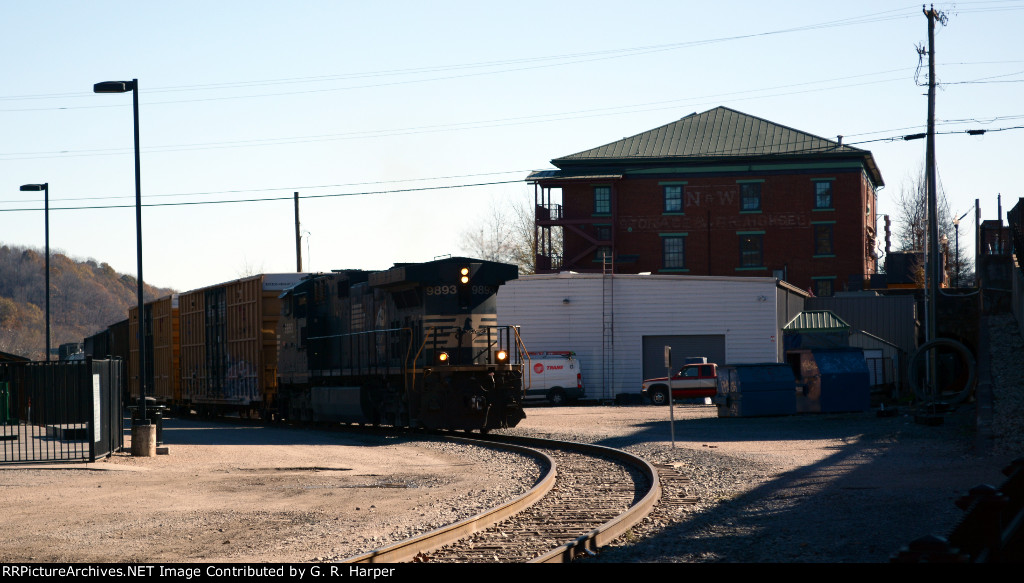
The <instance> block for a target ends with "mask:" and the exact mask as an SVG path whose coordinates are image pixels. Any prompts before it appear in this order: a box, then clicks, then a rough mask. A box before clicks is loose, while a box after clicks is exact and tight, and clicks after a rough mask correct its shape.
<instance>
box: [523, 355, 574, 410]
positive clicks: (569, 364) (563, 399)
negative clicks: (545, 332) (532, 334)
mask: <svg viewBox="0 0 1024 583" xmlns="http://www.w3.org/2000/svg"><path fill="white" fill-rule="evenodd" d="M529 355H530V370H529V371H527V374H525V375H524V376H523V390H524V392H525V394H524V398H523V400H524V401H525V402H531V401H542V400H545V399H546V400H547V401H548V402H549V403H551V404H552V405H564V404H566V403H567V402H571V401H575V400H577V399H582V398H583V397H584V395H585V392H584V389H583V375H582V374H580V363H579V361H578V360H576V353H575V352H570V351H552V352H530V353H529Z"/></svg>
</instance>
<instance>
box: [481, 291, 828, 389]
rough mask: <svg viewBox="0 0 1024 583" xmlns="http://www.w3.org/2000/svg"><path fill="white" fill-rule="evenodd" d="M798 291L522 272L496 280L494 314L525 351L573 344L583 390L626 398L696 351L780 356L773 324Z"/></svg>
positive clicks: (796, 306) (728, 358)
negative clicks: (516, 332)
mask: <svg viewBox="0 0 1024 583" xmlns="http://www.w3.org/2000/svg"><path fill="white" fill-rule="evenodd" d="M807 297H808V294H807V293H805V292H804V291H802V290H800V289H798V288H796V287H794V286H792V285H790V284H788V283H786V282H783V281H779V280H776V279H775V278H773V277H711V276H690V275H632V274H629V275H602V274H582V273H559V274H552V275H527V276H523V277H520V278H519V279H516V280H512V281H509V282H508V283H506V284H504V285H503V286H501V287H500V288H499V289H498V306H497V311H498V323H499V324H501V325H516V326H519V327H520V328H521V330H520V332H521V335H522V339H523V343H524V344H525V345H526V348H527V350H529V351H531V352H542V351H563V350H569V351H573V352H575V353H576V355H577V357H578V359H579V362H580V368H581V372H582V375H583V383H584V386H585V387H586V398H587V399H600V400H611V399H620V400H621V399H628V398H631V397H627V395H638V394H639V393H640V383H641V381H642V380H643V379H645V378H651V377H658V376H665V372H666V369H665V361H664V353H665V351H664V348H665V346H671V347H672V366H673V367H674V368H678V367H679V366H682V365H683V364H684V361H685V359H686V358H689V357H704V358H707V362H714V363H717V364H742V363H761V362H782V361H783V347H782V328H783V326H785V325H786V323H788V322H789V321H790V320H791V319H793V317H794V316H796V315H797V314H799V313H800V312H801V311H802V310H803V309H804V300H805V299H806V298H807Z"/></svg>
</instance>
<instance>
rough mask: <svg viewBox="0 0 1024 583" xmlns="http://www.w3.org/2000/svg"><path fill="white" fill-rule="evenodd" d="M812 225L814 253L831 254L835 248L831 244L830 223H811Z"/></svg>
mask: <svg viewBox="0 0 1024 583" xmlns="http://www.w3.org/2000/svg"><path fill="white" fill-rule="evenodd" d="M813 227H814V254H815V255H833V254H835V249H834V248H833V246H832V224H827V225H822V224H817V225H813Z"/></svg>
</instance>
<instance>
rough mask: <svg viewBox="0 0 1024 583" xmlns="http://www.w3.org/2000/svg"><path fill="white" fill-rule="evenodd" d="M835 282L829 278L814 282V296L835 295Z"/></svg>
mask: <svg viewBox="0 0 1024 583" xmlns="http://www.w3.org/2000/svg"><path fill="white" fill-rule="evenodd" d="M834 283H835V280H834V279H833V278H831V277H829V278H822V279H815V280H814V295H816V296H818V297H827V296H831V295H834V294H835V286H834Z"/></svg>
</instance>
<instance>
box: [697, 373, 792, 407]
mask: <svg viewBox="0 0 1024 583" xmlns="http://www.w3.org/2000/svg"><path fill="white" fill-rule="evenodd" d="M712 401H713V402H714V403H715V405H718V416H719V417H756V416H763V415H793V414H795V413H796V379H795V377H794V376H793V369H792V368H790V367H789V365H788V364H784V363H777V362H768V363H763V364H728V365H724V366H719V367H718V393H717V394H716V395H715V396H714V397H713V398H712Z"/></svg>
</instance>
